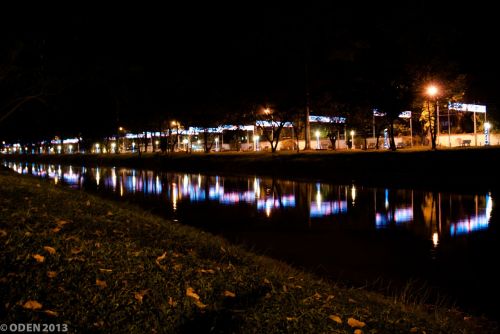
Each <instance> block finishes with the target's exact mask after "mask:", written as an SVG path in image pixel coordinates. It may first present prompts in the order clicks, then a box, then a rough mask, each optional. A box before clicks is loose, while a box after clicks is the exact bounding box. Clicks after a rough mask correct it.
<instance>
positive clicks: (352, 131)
mask: <svg viewBox="0 0 500 334" xmlns="http://www.w3.org/2000/svg"><path fill="white" fill-rule="evenodd" d="M350 133H351V142H352V144H351V149H354V134H355V133H356V132H354V130H351V132H350Z"/></svg>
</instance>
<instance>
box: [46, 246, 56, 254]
mask: <svg viewBox="0 0 500 334" xmlns="http://www.w3.org/2000/svg"><path fill="white" fill-rule="evenodd" d="M43 249H44V250H45V251H46V252H47V253H49V254H51V255H54V254H55V253H56V249H55V248H54V247H50V246H44V247H43Z"/></svg>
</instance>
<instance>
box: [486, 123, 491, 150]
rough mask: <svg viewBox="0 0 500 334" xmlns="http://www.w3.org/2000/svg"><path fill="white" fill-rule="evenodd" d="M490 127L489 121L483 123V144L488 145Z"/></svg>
mask: <svg viewBox="0 0 500 334" xmlns="http://www.w3.org/2000/svg"><path fill="white" fill-rule="evenodd" d="M490 129H491V123H489V122H486V123H484V146H489V145H490Z"/></svg>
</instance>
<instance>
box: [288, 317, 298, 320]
mask: <svg viewBox="0 0 500 334" xmlns="http://www.w3.org/2000/svg"><path fill="white" fill-rule="evenodd" d="M286 320H287V321H294V320H297V318H296V317H286Z"/></svg>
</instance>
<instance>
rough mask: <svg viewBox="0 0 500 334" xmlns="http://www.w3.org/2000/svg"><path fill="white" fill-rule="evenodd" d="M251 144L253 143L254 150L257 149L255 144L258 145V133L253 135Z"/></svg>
mask: <svg viewBox="0 0 500 334" xmlns="http://www.w3.org/2000/svg"><path fill="white" fill-rule="evenodd" d="M253 145H254V148H255V151H258V149H257V146H258V145H259V135H257V136H255V135H254V136H253Z"/></svg>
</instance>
